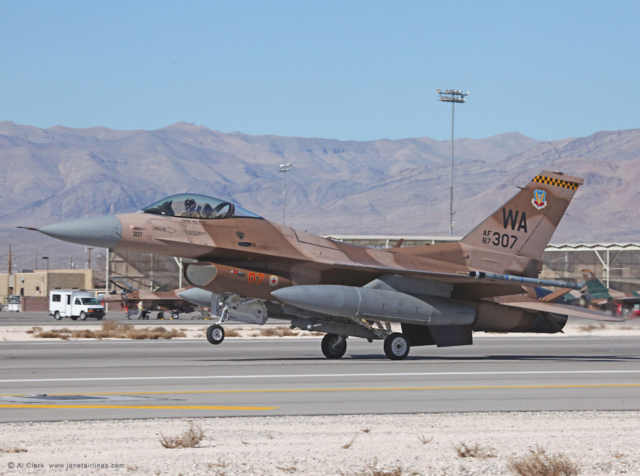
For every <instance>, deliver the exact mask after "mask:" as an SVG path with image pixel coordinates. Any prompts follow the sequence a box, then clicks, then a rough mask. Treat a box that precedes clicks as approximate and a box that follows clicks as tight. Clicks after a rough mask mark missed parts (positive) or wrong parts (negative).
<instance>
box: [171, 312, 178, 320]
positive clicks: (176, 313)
mask: <svg viewBox="0 0 640 476" xmlns="http://www.w3.org/2000/svg"><path fill="white" fill-rule="evenodd" d="M171 319H180V313H179V312H172V313H171Z"/></svg>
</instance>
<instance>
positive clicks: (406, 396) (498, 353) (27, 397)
mask: <svg viewBox="0 0 640 476" xmlns="http://www.w3.org/2000/svg"><path fill="white" fill-rule="evenodd" d="M0 369H1V372H0V394H2V395H3V396H2V398H0V421H3V422H7V421H44V420H67V419H78V420H85V419H110V418H156V417H191V416H233V415H322V414H350V413H405V412H407V413H413V412H469V411H530V410H640V338H636V337H533V338H531V337H524V336H523V337H511V336H508V337H507V336H504V337H487V338H479V339H476V344H475V345H474V346H470V347H454V348H448V349H437V348H435V347H416V348H413V349H411V355H410V357H409V358H408V359H407V360H405V361H399V362H392V361H389V360H387V359H386V358H385V357H384V354H383V353H382V346H381V344H380V343H379V342H378V343H373V344H369V343H367V342H365V341H362V340H358V339H349V347H348V350H347V355H346V356H345V357H344V358H343V359H341V360H337V361H336V360H333V361H330V360H327V359H325V358H324V357H323V356H322V354H321V352H320V340H319V339H316V338H307V339H238V340H233V339H228V340H226V341H225V342H224V343H223V344H222V345H219V346H212V345H210V344H208V343H207V342H206V341H203V340H197V341H196V340H192V341H186V340H181V341H119V342H114V341H93V342H87V341H61V342H49V341H47V342H28V343H24V342H15V343H12V342H2V343H0ZM38 394H46V395H47V396H46V397H45V396H40V397H34V396H35V395H38ZM17 395H19V396H22V397H16V396H17Z"/></svg>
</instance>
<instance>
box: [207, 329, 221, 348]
mask: <svg viewBox="0 0 640 476" xmlns="http://www.w3.org/2000/svg"><path fill="white" fill-rule="evenodd" d="M207 340H208V341H209V343H210V344H213V345H218V344H221V343H222V341H223V340H224V328H223V327H222V326H219V325H218V324H214V325H212V326H209V328H208V329H207Z"/></svg>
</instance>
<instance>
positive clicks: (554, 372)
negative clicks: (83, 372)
mask: <svg viewBox="0 0 640 476" xmlns="http://www.w3.org/2000/svg"><path fill="white" fill-rule="evenodd" d="M566 374H574V375H575V374H582V375H584V374H640V370H551V371H544V370H540V371H537V370H532V371H522V372H516V371H513V372H508V371H505V372H398V373H379V374H372V373H360V374H290V375H201V376H198V375H188V376H178V375H175V376H173V375H168V376H164V377H89V378H37V379H12V380H0V384H2V383H29V382H105V381H110V382H113V381H125V380H223V379H226V380H230V379H265V378H311V377H313V378H336V377H441V376H456V375H478V376H482V375H566Z"/></svg>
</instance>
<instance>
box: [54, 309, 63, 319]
mask: <svg viewBox="0 0 640 476" xmlns="http://www.w3.org/2000/svg"><path fill="white" fill-rule="evenodd" d="M53 318H54V319H55V320H56V321H60V320H62V316H61V315H60V313H59V312H58V311H56V312H54V313H53Z"/></svg>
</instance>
